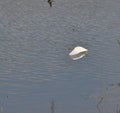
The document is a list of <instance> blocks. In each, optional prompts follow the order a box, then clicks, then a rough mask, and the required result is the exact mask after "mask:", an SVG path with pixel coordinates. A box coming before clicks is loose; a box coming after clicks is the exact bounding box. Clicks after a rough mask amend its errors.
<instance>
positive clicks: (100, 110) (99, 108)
mask: <svg viewBox="0 0 120 113" xmlns="http://www.w3.org/2000/svg"><path fill="white" fill-rule="evenodd" d="M103 99H104V98H103V96H102V97H101V98H100V101H99V102H98V104H97V109H98V111H99V113H103V110H102V108H101V107H100V105H101V104H102V101H103Z"/></svg>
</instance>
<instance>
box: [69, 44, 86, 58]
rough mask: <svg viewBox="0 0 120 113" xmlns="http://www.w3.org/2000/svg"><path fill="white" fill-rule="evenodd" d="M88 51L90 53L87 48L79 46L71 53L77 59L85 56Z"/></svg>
mask: <svg viewBox="0 0 120 113" xmlns="http://www.w3.org/2000/svg"><path fill="white" fill-rule="evenodd" d="M87 53H88V50H87V49H85V48H83V47H80V46H77V47H75V48H74V49H73V50H72V51H71V52H70V53H69V55H70V57H71V58H72V59H73V60H77V59H80V58H82V57H84V56H85V55H86V54H87Z"/></svg>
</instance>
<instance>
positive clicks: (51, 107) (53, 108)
mask: <svg viewBox="0 0 120 113" xmlns="http://www.w3.org/2000/svg"><path fill="white" fill-rule="evenodd" d="M50 109H51V113H55V101H54V99H52V101H51V106H50Z"/></svg>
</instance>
